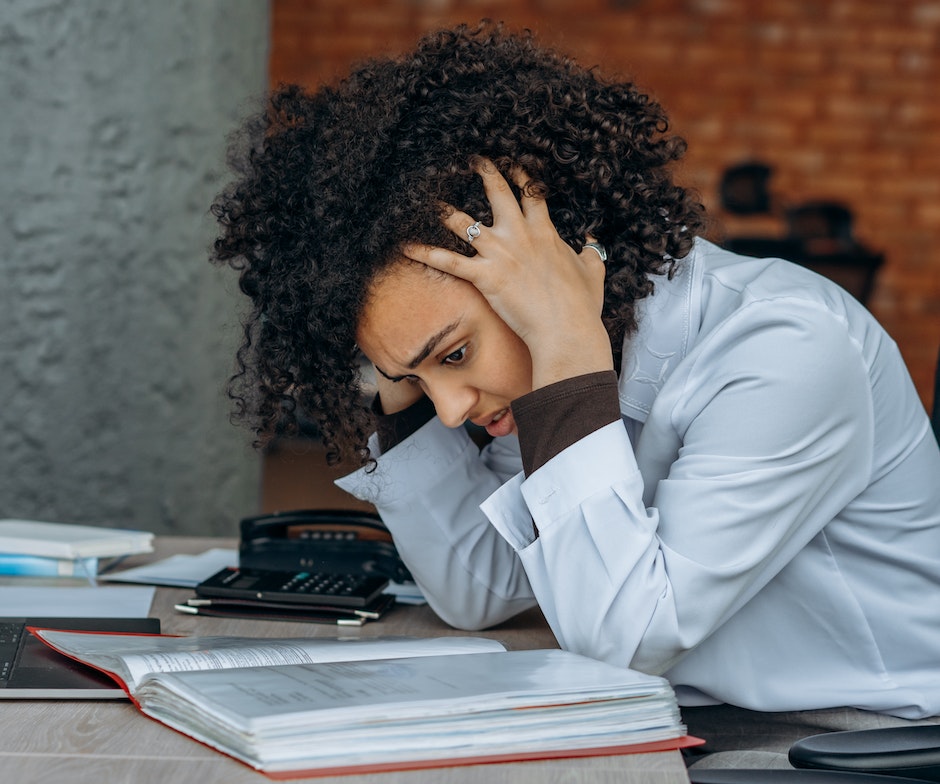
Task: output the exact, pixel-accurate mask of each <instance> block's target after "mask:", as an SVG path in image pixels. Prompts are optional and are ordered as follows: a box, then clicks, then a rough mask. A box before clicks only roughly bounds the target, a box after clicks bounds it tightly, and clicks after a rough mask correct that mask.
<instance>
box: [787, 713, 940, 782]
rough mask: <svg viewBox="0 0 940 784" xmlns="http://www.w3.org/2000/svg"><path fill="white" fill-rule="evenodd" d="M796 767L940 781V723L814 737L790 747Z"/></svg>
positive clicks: (791, 756) (791, 757)
mask: <svg viewBox="0 0 940 784" xmlns="http://www.w3.org/2000/svg"><path fill="white" fill-rule="evenodd" d="M789 759H790V764H791V765H793V766H794V767H795V768H803V769H815V770H831V771H842V772H850V773H857V774H861V773H865V774H869V773H875V774H879V775H880V774H884V775H887V776H902V777H905V778H909V779H919V780H921V781H940V724H925V725H914V726H911V727H884V728H882V729H871V730H848V731H845V732H827V733H824V734H822V735H812V736H810V737H808V738H803V740H800V741H797V742H796V743H794V744H793V745H792V746H791V747H790V754H789Z"/></svg>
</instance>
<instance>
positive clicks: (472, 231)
mask: <svg viewBox="0 0 940 784" xmlns="http://www.w3.org/2000/svg"><path fill="white" fill-rule="evenodd" d="M479 236H480V221H477V222H476V223H473V224H471V225H470V226H467V242H473V241H474V240H475V239H476V238H477V237H479Z"/></svg>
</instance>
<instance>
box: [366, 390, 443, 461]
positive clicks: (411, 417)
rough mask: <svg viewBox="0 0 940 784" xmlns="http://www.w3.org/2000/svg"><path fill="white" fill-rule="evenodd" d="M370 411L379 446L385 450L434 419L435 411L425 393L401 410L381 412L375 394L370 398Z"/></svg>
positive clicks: (379, 401)
mask: <svg viewBox="0 0 940 784" xmlns="http://www.w3.org/2000/svg"><path fill="white" fill-rule="evenodd" d="M372 413H373V414H375V421H376V422H375V433H376V435H377V436H378V439H379V448H380V449H381V450H382V451H383V452H387V451H388V450H389V449H391V448H392V447H393V446H397V445H398V444H400V443H401V442H402V441H404V440H405V439H406V438H408V436H410V435H411V434H412V433H416V432H417V431H418V430H420V429H421V428H422V427H423V426H424V425H426V424H427V423H428V422H430V421H431V420H432V419H434V413H435V412H434V404H433V403H432V402H431V398H429V397H428V396H427V395H425V396H424V397H422V398H421V399H420V400H419V401H418V402H417V403H412V404H411V405H410V406H408V408H406V409H404V410H402V411H398V412H396V413H394V414H383V413H382V401H381V400H379V396H378V395H376V396H375V398H374V399H373V400H372Z"/></svg>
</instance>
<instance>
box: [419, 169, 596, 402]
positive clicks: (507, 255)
mask: <svg viewBox="0 0 940 784" xmlns="http://www.w3.org/2000/svg"><path fill="white" fill-rule="evenodd" d="M477 173H478V174H479V176H480V177H481V178H482V180H483V187H484V189H485V191H486V196H487V199H488V200H489V202H490V206H491V207H492V209H493V225H492V226H484V225H482V224H480V225H479V230H480V232H479V235H478V236H477V237H475V238H474V239H473V248H474V250H476V251H477V255H476V256H472V257H467V256H464V255H462V254H460V253H456V252H454V251H449V250H446V249H445V248H437V247H431V246H427V245H408V246H406V247H405V248H403V252H404V253H405V255H406V256H408V258H411V259H414V260H415V261H419V262H421V263H423V264H427V265H428V266H429V267H434V268H435V269H438V270H441V271H442V272H447V273H449V274H451V275H455V276H456V277H459V278H463V279H464V280H467V281H469V282H470V283H472V284H473V285H474V286H475V287H476V288H477V289H478V290H479V291H480V293H482V294H483V296H484V297H486V300H487V301H488V302H489V305H490V307H492V308H493V310H494V311H495V312H496V313H497V315H499V317H500V318H502V319H503V321H505V322H506V323H507V324H508V325H509V327H510V328H511V329H512V330H513V331H514V332H515V333H516V334H517V335H519V337H520V338H522V340H523V341H524V342H525V344H526V346H527V347H528V349H529V353H530V354H531V357H532V385H533V389H538V388H540V387H543V386H547V385H548V384H551V383H554V382H556V381H561V380H562V379H565V378H572V377H574V376H579V375H582V374H585V373H591V372H595V371H601V370H611V369H613V359H612V356H611V350H610V338H609V337H608V335H607V330H606V329H605V328H604V325H603V322H602V321H601V308H602V307H603V303H604V273H605V268H604V263H603V261H601V259H600V256H599V254H598V253H596V252H595V251H594V250H593V249H592V248H584V250H582V252H581V253H580V254H578V253H575V251H574V250H573V249H572V248H571V246H569V245H568V244H567V243H566V242H565V241H564V240H563V239H562V238H561V237H560V236H559V235H558V232H557V231H556V229H555V226H554V224H553V223H552V220H551V217H550V216H549V213H548V206H547V205H546V203H545V200H544V199H543V198H540V197H537V196H532V195H528V194H526V192H525V187H524V186H525V183H526V181H527V180H528V177H527V176H526V174H525V172H523V171H521V170H516V171H514V172H513V179H514V180H515V182H516V184H517V185H518V186H519V187H520V189H521V190H522V198H521V200H519V201H517V200H516V197H515V195H514V194H513V191H512V189H511V188H510V186H509V183H508V182H506V180H505V179H504V178H503V176H502V175H501V174H500V173H499V171H498V170H497V169H496V167H495V165H493V163H492V162H491V161H487V160H484V161H482V163H481V164H480V165H479V166H478V167H477ZM445 224H446V226H447V227H448V228H449V229H450V230H451V231H452V232H454V233H455V234H456V235H457V236H458V237H461V238H463V239H467V238H468V232H467V229H468V227H470V226H472V225H474V224H475V218H473V217H471V216H470V215H467V214H466V213H464V212H461V211H460V210H456V209H455V210H453V211H452V212H451V213H450V214H449V215H448V216H447V218H445Z"/></svg>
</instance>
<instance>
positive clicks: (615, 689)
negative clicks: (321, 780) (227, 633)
mask: <svg viewBox="0 0 940 784" xmlns="http://www.w3.org/2000/svg"><path fill="white" fill-rule="evenodd" d="M35 633H36V634H37V636H39V637H40V638H41V639H42V640H44V641H45V642H46V643H47V644H48V645H50V646H51V647H53V648H54V649H56V650H58V651H60V652H61V653H65V654H66V655H70V656H72V657H74V658H76V659H78V660H80V661H84V662H86V663H89V664H92V665H93V666H96V667H99V668H101V669H103V670H105V671H107V672H110V673H111V674H112V675H113V676H114V677H115V678H116V679H118V680H119V681H120V682H122V683H123V684H124V685H125V688H126V689H127V690H128V692H129V694H130V695H131V696H132V699H133V700H134V702H135V704H136V705H137V706H138V707H139V708H140V710H141V711H142V712H143V713H145V714H146V715H148V716H150V717H151V718H154V719H156V720H158V721H160V722H162V723H164V724H166V725H167V726H169V727H172V728H173V729H176V730H178V731H180V732H182V733H184V734H187V735H189V736H190V737H192V738H194V739H196V740H198V741H201V742H202V743H205V744H207V745H209V746H211V747H213V748H216V749H218V750H219V751H221V752H223V753H225V754H228V755H230V756H232V757H234V758H235V759H238V760H240V761H242V762H244V763H245V764H247V765H250V766H251V767H253V768H255V769H257V770H261V771H263V772H264V773H266V774H267V775H269V776H271V777H274V778H278V777H280V778H291V777H297V776H300V775H303V776H315V775H335V774H339V773H355V772H358V773H365V772H371V771H384V770H404V769H415V768H427V767H436V766H442V765H456V764H471V763H478V762H485V761H490V762H492V761H510V760H522V759H545V758H552V757H564V756H585V755H598V754H605V755H606V754H624V753H631V752H638V751H650V750H659V749H667V748H679V747H682V746H686V745H695V744H696V743H698V742H699V741H697V739H692V738H688V737H687V736H686V732H685V727H684V726H683V725H682V723H681V719H680V716H679V710H678V706H677V704H676V700H675V695H674V694H673V691H672V689H671V687H670V686H669V684H668V682H667V681H665V680H664V679H663V678H659V677H655V676H649V675H644V674H642V673H638V672H634V671H632V670H628V669H625V668H620V667H614V666H612V665H609V664H606V663H603V662H599V661H595V660H593V659H589V658H587V657H583V656H579V655H577V654H574V653H570V652H566V651H559V650H539V651H506V650H505V649H504V648H503V646H501V645H500V644H499V643H494V642H493V641H492V640H487V639H485V638H459V637H443V638H435V639H433V640H415V639H410V638H398V639H395V638H392V639H382V638H379V639H377V640H376V639H355V640H349V641H345V640H341V639H337V640H328V639H323V638H313V639H310V638H304V639H302V640H296V639H285V640H271V639H263V638H259V639H254V638H205V637H203V638H198V637H194V638H169V637H159V636H156V637H139V638H136V640H135V639H134V638H133V637H127V636H124V635H93V634H83V633H80V632H61V631H52V630H48V631H42V630H36V632H35ZM96 638H97V639H96ZM148 643H149V644H150V647H149V648H148V647H147V644H148ZM331 657H332V658H333V659H335V660H333V661H330V658H331ZM306 659H309V661H307V660H306Z"/></svg>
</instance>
